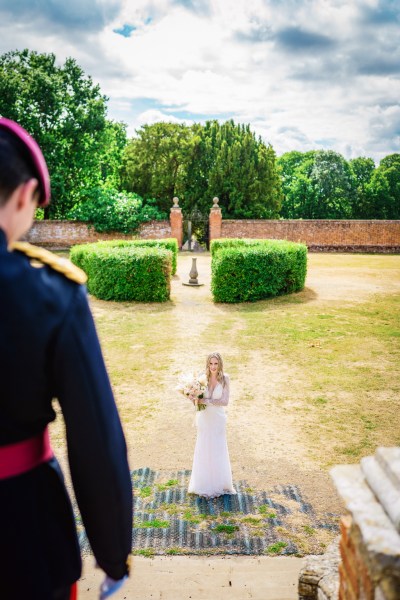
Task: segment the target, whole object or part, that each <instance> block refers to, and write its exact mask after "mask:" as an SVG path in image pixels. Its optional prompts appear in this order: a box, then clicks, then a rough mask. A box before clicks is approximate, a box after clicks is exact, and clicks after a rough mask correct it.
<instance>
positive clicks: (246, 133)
mask: <svg viewBox="0 0 400 600" xmlns="http://www.w3.org/2000/svg"><path fill="white" fill-rule="evenodd" d="M214 129H216V132H215V135H214V151H213V154H214V159H213V161H212V162H211V168H210V170H209V173H208V186H207V192H206V193H207V196H208V199H209V200H208V206H210V199H211V198H212V197H213V196H215V195H218V197H219V199H220V206H221V208H222V209H223V212H224V214H225V216H227V217H233V218H237V219H240V218H256V219H257V218H262V219H265V218H273V217H276V216H277V215H278V213H279V209H280V205H281V202H282V191H281V182H280V178H279V175H278V172H277V167H276V155H275V152H274V150H273V148H272V146H270V145H268V146H266V145H265V144H264V142H263V141H262V140H261V138H259V139H257V138H256V136H255V135H254V133H253V132H252V131H251V130H250V125H236V124H235V123H234V122H233V121H232V120H231V121H227V122H226V123H223V124H222V125H219V124H218V123H217V122H215V125H214Z"/></svg>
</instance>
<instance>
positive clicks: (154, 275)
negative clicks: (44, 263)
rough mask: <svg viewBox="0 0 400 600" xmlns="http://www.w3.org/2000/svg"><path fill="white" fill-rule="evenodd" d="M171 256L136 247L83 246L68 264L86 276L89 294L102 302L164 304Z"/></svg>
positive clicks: (74, 253)
mask: <svg viewBox="0 0 400 600" xmlns="http://www.w3.org/2000/svg"><path fill="white" fill-rule="evenodd" d="M172 256H173V254H172V252H171V251H170V250H167V249H165V248H157V247H150V246H147V247H140V246H138V245H128V246H124V245H119V244H108V245H107V244H104V243H103V242H99V243H96V244H82V245H79V246H74V247H73V248H71V253H70V257H71V261H72V262H73V263H74V264H75V265H77V266H78V267H80V268H81V269H83V270H84V271H85V273H86V274H87V276H88V283H87V287H88V291H89V292H90V293H91V294H93V296H96V298H100V299H101V300H131V301H136V302H165V301H166V300H168V299H169V297H170V291H171V283H170V279H171V271H172Z"/></svg>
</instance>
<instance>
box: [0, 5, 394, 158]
mask: <svg viewBox="0 0 400 600" xmlns="http://www.w3.org/2000/svg"><path fill="white" fill-rule="evenodd" d="M19 1H22V0H19ZM93 1H95V0H93ZM3 4H4V2H3ZM99 4H100V5H101V3H99ZM185 4H186V7H185V6H184V5H185ZM389 4H390V3H389ZM389 4H388V3H387V2H385V0H380V2H379V3H378V0H355V1H354V2H348V1H347V0H346V1H345V0H303V1H299V0H285V1H281V0H279V1H278V0H236V2H232V1H231V0H209V1H208V2H200V1H198V2H194V1H192V2H189V1H186V2H184V1H182V2H179V1H177V0H153V1H148V0H135V2H134V3H133V2H130V1H129V0H121V2H120V5H121V10H120V11H119V12H118V13H117V12H116V11H115V7H116V6H117V5H118V2H113V5H114V12H115V18H113V19H112V20H110V19H108V21H107V24H106V25H105V26H104V27H103V28H100V29H98V30H97V31H94V30H92V31H91V32H90V33H87V32H86V33H84V32H82V30H79V31H75V30H73V29H71V28H69V29H68V28H65V27H64V28H63V27H62V26H61V25H62V23H61V24H59V27H58V28H57V30H54V28H53V29H52V28H51V27H48V28H46V27H45V26H44V23H45V22H46V21H45V15H43V14H41V15H39V16H40V18H39V17H38V18H37V19H32V20H31V21H30V22H23V21H22V20H21V21H19V22H17V23H15V19H14V22H13V27H11V26H10V25H11V20H10V18H8V21H7V14H8V13H4V14H3V18H2V19H1V23H2V25H0V27H1V28H2V29H3V31H2V35H1V37H0V51H1V52H4V51H7V50H11V49H15V48H19V49H22V48H24V47H29V48H30V49H35V50H38V51H41V52H50V51H52V52H55V54H56V55H57V57H58V59H59V61H60V62H62V61H63V60H64V59H65V58H66V57H67V56H73V57H74V58H75V59H76V60H77V62H78V63H79V64H80V65H81V66H82V67H83V69H84V70H85V71H86V72H87V73H88V74H91V75H92V76H93V78H94V80H95V81H96V82H99V83H100V86H101V89H102V91H103V92H104V93H105V94H106V95H107V96H109V97H110V111H109V112H110V116H111V117H112V118H116V119H120V120H124V121H126V122H127V123H128V125H129V129H128V131H129V132H130V133H132V132H133V131H134V130H135V129H136V128H137V127H138V126H140V125H141V124H143V123H144V122H147V123H151V122H156V121H159V120H168V121H172V122H183V121H185V122H186V123H189V122H192V121H199V120H200V121H202V120H205V119H206V118H210V119H211V118H219V117H220V118H221V119H223V118H226V117H230V116H232V118H234V119H235V120H236V121H240V122H249V123H250V124H251V126H252V128H253V129H254V130H255V131H256V132H257V133H259V134H260V135H262V136H263V137H264V138H265V140H266V141H267V142H271V143H272V144H273V146H274V148H275V150H276V151H277V153H278V154H281V153H282V152H284V151H288V150H292V149H297V150H309V149H311V148H317V147H327V148H331V149H334V150H337V151H339V152H342V153H343V154H345V155H346V156H347V157H352V156H354V155H357V154H356V153H357V152H360V153H362V154H364V155H369V156H373V157H374V158H376V159H377V160H378V159H380V158H381V157H382V156H383V155H385V153H386V154H389V153H390V152H393V151H396V150H397V151H399V150H400V141H399V131H398V119H397V113H396V110H397V109H392V110H393V111H394V113H396V115H395V116H392V113H391V112H390V111H389V112H388V109H387V107H388V106H392V107H393V106H394V107H398V104H399V102H398V98H399V97H400V79H399V77H400V51H399V48H398V44H397V40H398V36H399V28H400V26H399V21H398V20H397V21H396V19H395V18H394V15H395V10H396V9H394V8H393V6H394V5H393V3H392V4H391V5H389ZM386 5H387V6H386ZM10 6H11V0H10ZM398 12H400V11H398ZM110 14H111V13H110ZM113 14H114V13H113ZM1 16H2V15H1V14H0V17H1ZM38 23H40V27H39V26H38ZM125 25H127V26H129V27H130V28H131V29H132V28H133V30H132V33H131V34H130V37H124V36H123V35H119V34H117V33H115V31H114V30H115V29H119V30H121V31H123V28H124V26H125ZM397 64H398V65H399V66H398V68H397V66H396V65H397ZM142 99H149V100H152V102H151V105H150V104H149V107H146V106H142V104H141V100H142ZM135 103H136V106H135ZM183 115H184V116H185V117H187V119H186V118H185V119H184V118H183Z"/></svg>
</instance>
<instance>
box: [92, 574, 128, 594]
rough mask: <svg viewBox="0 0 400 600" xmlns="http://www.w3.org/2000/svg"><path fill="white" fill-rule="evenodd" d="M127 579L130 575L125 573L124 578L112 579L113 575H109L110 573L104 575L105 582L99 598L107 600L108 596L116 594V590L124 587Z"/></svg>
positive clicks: (101, 587)
mask: <svg viewBox="0 0 400 600" xmlns="http://www.w3.org/2000/svg"><path fill="white" fill-rule="evenodd" d="M127 579H128V575H125V577H123V578H122V579H111V577H108V575H106V576H105V577H104V581H103V583H102V584H101V586H100V596H99V600H105V599H106V598H109V597H110V596H112V595H113V594H115V592H118V590H120V589H121V588H122V586H123V585H124V583H125V581H126V580H127Z"/></svg>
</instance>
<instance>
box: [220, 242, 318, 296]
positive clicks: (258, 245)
mask: <svg viewBox="0 0 400 600" xmlns="http://www.w3.org/2000/svg"><path fill="white" fill-rule="evenodd" d="M211 254H212V262H211V271H212V278H211V291H212V293H213V297H214V300H215V301H216V302H254V301H256V300H262V299H263V298H269V297H271V296H279V295H281V294H290V293H292V292H298V291H300V290H302V289H303V288H304V283H305V278H306V274H307V247H306V246H305V245H304V244H296V243H294V242H287V241H285V240H246V239H245V240H235V239H229V240H214V241H213V242H212V243H211Z"/></svg>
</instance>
